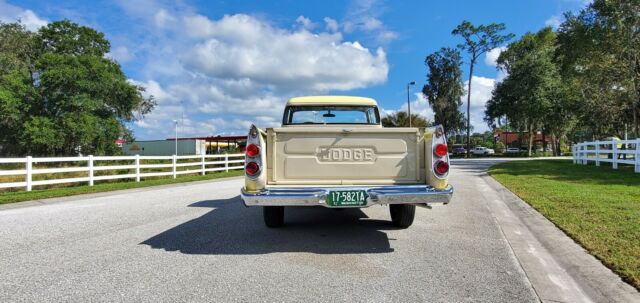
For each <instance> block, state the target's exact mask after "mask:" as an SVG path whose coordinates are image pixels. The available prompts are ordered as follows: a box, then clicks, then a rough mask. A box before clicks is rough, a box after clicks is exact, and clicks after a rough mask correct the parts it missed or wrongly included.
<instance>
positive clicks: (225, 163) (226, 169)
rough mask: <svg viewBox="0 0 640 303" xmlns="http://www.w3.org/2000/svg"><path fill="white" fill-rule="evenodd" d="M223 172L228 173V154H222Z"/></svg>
mask: <svg viewBox="0 0 640 303" xmlns="http://www.w3.org/2000/svg"><path fill="white" fill-rule="evenodd" d="M224 171H229V154H224Z"/></svg>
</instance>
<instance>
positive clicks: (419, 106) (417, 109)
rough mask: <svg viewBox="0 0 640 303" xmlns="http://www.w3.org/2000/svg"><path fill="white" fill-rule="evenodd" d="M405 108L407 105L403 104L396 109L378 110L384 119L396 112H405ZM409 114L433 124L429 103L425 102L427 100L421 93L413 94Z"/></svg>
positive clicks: (432, 114)
mask: <svg viewBox="0 0 640 303" xmlns="http://www.w3.org/2000/svg"><path fill="white" fill-rule="evenodd" d="M407 107H408V106H407V103H406V102H404V103H402V105H401V106H400V108H398V109H386V108H380V115H381V116H383V117H384V116H387V115H390V114H394V113H396V112H398V111H404V112H406V111H407ZM411 114H412V115H418V116H421V117H423V118H426V119H427V121H428V122H429V123H433V120H434V113H433V110H432V109H431V106H429V101H427V99H426V98H425V97H424V95H423V94H422V93H421V92H416V93H414V94H413V100H411Z"/></svg>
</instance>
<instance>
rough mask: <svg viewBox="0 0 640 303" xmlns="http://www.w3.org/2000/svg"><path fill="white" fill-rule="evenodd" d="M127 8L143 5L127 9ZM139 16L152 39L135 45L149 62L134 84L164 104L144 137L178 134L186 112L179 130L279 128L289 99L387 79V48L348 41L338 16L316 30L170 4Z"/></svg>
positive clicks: (144, 124) (306, 23)
mask: <svg viewBox="0 0 640 303" xmlns="http://www.w3.org/2000/svg"><path fill="white" fill-rule="evenodd" d="M127 11H128V12H129V13H135V12H136V9H135V7H131V6H127ZM139 13H140V14H142V13H144V15H143V16H141V17H140V19H143V20H146V22H148V25H149V28H150V29H149V32H148V35H149V36H152V38H151V39H149V40H150V41H152V42H149V45H146V46H145V48H144V49H143V50H140V49H136V50H135V54H136V58H139V59H142V60H144V62H143V63H141V64H142V67H141V68H140V69H141V70H143V71H144V73H143V75H144V76H143V77H142V78H141V79H137V81H135V83H136V84H138V85H141V86H143V87H145V88H146V89H147V92H146V94H148V95H153V96H154V97H155V98H156V100H157V102H158V105H157V107H156V109H155V110H154V111H153V112H152V113H151V114H149V115H147V116H146V117H145V118H144V120H141V121H138V122H137V124H136V126H138V128H139V131H138V133H136V135H137V136H138V137H139V138H147V139H148V138H157V137H170V136H172V131H173V128H171V127H168V126H171V125H172V123H173V122H172V121H173V119H176V117H178V116H181V115H182V114H183V113H184V115H185V117H186V118H185V119H184V122H181V123H182V124H181V127H182V130H179V131H181V132H182V133H183V134H184V135H185V136H186V135H188V136H200V135H211V134H212V133H213V132H215V133H219V134H221V133H227V134H229V133H236V134H238V133H244V132H246V129H247V127H248V125H250V124H251V123H252V122H253V123H257V124H258V125H259V126H260V127H270V126H276V125H279V123H280V120H281V115H282V110H283V108H284V103H285V102H286V100H287V99H288V98H289V97H292V96H296V95H305V94H324V93H328V92H334V91H342V90H350V89H356V88H364V87H368V86H371V85H376V84H381V83H384V82H385V81H386V80H387V75H388V71H389V66H388V63H387V58H386V53H385V52H384V50H383V49H382V48H380V47H378V48H374V49H369V48H367V47H364V46H363V45H362V44H361V43H359V42H358V41H345V40H344V39H343V36H342V34H341V33H340V32H339V26H338V24H337V22H336V21H335V20H334V19H331V18H325V19H324V20H323V21H324V22H325V25H326V26H325V27H326V29H321V30H314V28H317V26H315V23H314V22H313V21H312V20H311V19H309V18H307V17H304V16H300V17H299V18H297V20H292V22H291V23H292V26H289V27H287V26H285V27H277V26H274V25H273V24H272V23H270V22H269V21H268V20H265V19H261V18H259V17H255V16H250V15H246V14H236V15H225V16H223V17H221V18H219V19H212V18H209V17H206V16H203V15H199V14H197V13H194V12H193V11H190V10H185V11H179V10H171V9H168V8H158V9H157V11H156V12H146V11H145V12H139ZM334 22H335V24H334ZM168 24H170V26H168ZM127 51H128V53H129V54H130V53H131V52H129V50H127ZM115 53H116V51H115V50H114V57H115ZM122 53H124V52H122ZM178 118H180V117H178ZM180 121H182V119H181V118H180Z"/></svg>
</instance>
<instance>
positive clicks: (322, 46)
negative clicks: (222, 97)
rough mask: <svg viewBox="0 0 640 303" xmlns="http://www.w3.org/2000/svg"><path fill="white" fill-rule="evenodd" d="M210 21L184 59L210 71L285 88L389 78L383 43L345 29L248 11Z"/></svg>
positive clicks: (324, 87) (350, 85) (347, 85)
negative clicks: (371, 46)
mask: <svg viewBox="0 0 640 303" xmlns="http://www.w3.org/2000/svg"><path fill="white" fill-rule="evenodd" d="M199 18H204V17H201V16H200V17H199ZM207 23H208V26H206V27H201V28H208V29H206V30H204V31H205V32H206V34H205V35H204V36H206V37H207V39H205V40H204V41H201V42H199V43H197V44H196V45H195V46H194V47H193V48H191V49H190V50H189V51H188V52H187V53H185V55H184V56H182V61H183V62H184V64H185V66H186V67H188V69H190V70H193V71H196V72H200V73H202V74H204V75H206V76H208V77H212V78H221V79H243V78H249V79H251V80H252V81H254V82H256V83H259V84H264V85H272V86H274V87H276V88H279V89H285V90H290V89H293V88H296V89H304V90H313V91H328V90H349V89H354V88H362V87H366V86H369V85H372V84H379V83H383V82H385V81H386V79H387V73H388V69H389V67H388V64H387V60H386V54H385V52H384V51H383V50H382V49H381V48H379V49H377V50H376V51H375V52H371V51H369V50H368V49H366V48H364V47H362V45H360V44H359V43H358V42H343V41H341V39H342V36H341V35H339V34H332V33H326V32H325V33H312V32H309V31H307V30H300V31H295V32H292V31H287V30H283V29H279V28H274V27H272V26H270V25H268V24H265V23H263V22H260V21H259V20H257V19H255V18H253V17H250V16H247V15H233V16H225V17H223V18H222V19H220V20H208V19H207ZM188 26H189V25H188Z"/></svg>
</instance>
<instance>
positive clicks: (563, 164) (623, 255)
mask: <svg viewBox="0 0 640 303" xmlns="http://www.w3.org/2000/svg"><path fill="white" fill-rule="evenodd" d="M619 167H620V169H619V170H613V169H612V168H611V166H607V164H602V166H600V167H596V166H594V165H593V164H590V165H587V166H584V165H578V164H573V162H572V161H570V160H532V161H516V162H505V163H500V164H497V165H495V166H493V167H491V169H490V170H489V174H490V175H491V176H492V177H493V178H495V179H496V180H498V182H500V183H502V184H503V185H504V186H506V187H507V188H508V189H509V190H511V191H512V192H513V193H515V194H516V195H518V196H519V197H520V198H522V199H523V200H525V201H527V202H528V203H529V204H531V206H533V207H534V208H535V209H537V210H538V211H539V212H540V213H542V214H543V215H544V216H545V217H547V218H548V219H549V220H551V221H552V222H554V223H555V224H556V225H557V226H558V227H559V228H561V229H562V230H563V231H564V232H566V233H567V234H568V235H569V236H570V237H572V238H573V239H574V240H576V241H577V242H578V243H580V244H581V245H582V246H583V247H584V248H586V249H587V250H588V251H589V252H591V254H593V255H594V256H596V257H597V258H598V259H600V260H601V261H602V262H603V263H604V264H605V265H607V266H608V267H609V268H611V269H612V270H613V271H615V272H616V273H618V274H619V275H620V276H621V277H622V278H623V279H624V280H625V281H627V282H629V283H630V284H632V285H634V286H635V287H636V288H640V174H639V173H634V172H633V167H632V166H628V165H620V166H619Z"/></svg>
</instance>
